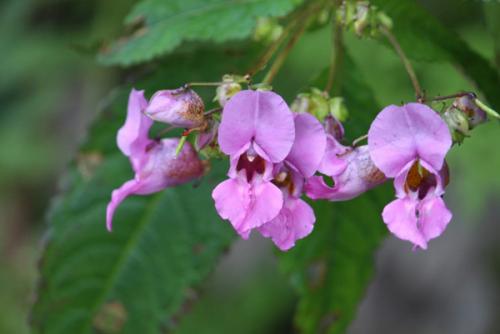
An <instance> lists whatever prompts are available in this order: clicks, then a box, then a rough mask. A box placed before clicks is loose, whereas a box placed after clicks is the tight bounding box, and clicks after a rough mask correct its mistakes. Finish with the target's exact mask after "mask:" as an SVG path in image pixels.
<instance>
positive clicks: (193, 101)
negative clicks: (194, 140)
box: [145, 88, 206, 128]
mask: <svg viewBox="0 0 500 334" xmlns="http://www.w3.org/2000/svg"><path fill="white" fill-rule="evenodd" d="M204 112H205V106H204V104H203V100H202V99H201V98H200V96H199V95H198V94H196V93H195V92H194V91H193V90H192V89H190V88H179V89H175V90H160V91H158V92H156V93H155V94H154V95H153V96H152V97H151V100H150V101H149V104H148V106H147V108H146V110H145V113H146V115H147V116H148V117H150V118H151V119H153V120H155V121H158V122H163V123H168V124H170V125H173V126H175V127H180V128H197V127H202V126H204V124H205V122H206V121H205V117H204V115H203V113H204Z"/></svg>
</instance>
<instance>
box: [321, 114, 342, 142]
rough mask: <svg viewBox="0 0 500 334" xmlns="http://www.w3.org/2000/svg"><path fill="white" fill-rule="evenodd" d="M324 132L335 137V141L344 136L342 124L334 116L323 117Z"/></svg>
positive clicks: (340, 139)
mask: <svg viewBox="0 0 500 334" xmlns="http://www.w3.org/2000/svg"><path fill="white" fill-rule="evenodd" d="M324 124H325V132H326V133H327V134H329V135H331V136H332V137H333V138H335V139H336V140H337V141H339V142H340V141H342V139H343V138H344V126H343V125H342V123H340V121H339V120H338V119H337V118H335V117H334V116H327V117H326V118H325V122H324Z"/></svg>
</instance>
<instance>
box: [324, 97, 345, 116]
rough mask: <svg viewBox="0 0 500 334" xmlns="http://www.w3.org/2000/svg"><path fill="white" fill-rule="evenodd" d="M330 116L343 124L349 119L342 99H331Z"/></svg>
mask: <svg viewBox="0 0 500 334" xmlns="http://www.w3.org/2000/svg"><path fill="white" fill-rule="evenodd" d="M328 102H329V104H330V114H331V115H332V116H333V117H335V118H336V119H337V120H338V121H340V122H345V121H346V120H347V117H349V112H348V111H347V107H346V105H345V103H344V98H343V97H338V96H337V97H332V98H331V99H330V100H329V101H328Z"/></svg>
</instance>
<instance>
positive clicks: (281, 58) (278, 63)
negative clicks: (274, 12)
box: [262, 23, 308, 84]
mask: <svg viewBox="0 0 500 334" xmlns="http://www.w3.org/2000/svg"><path fill="white" fill-rule="evenodd" d="M307 26H308V24H307V23H304V24H302V25H301V26H299V27H298V28H297V29H296V31H295V32H294V34H293V35H292V36H291V37H290V39H289V40H288V43H287V44H286V45H285V47H284V49H283V51H281V53H280V54H279V55H278V56H277V57H276V59H275V60H274V62H273V64H272V66H271V68H270V69H269V71H268V72H267V74H266V76H265V77H264V80H262V83H265V84H270V83H271V82H272V81H273V79H274V77H275V76H276V74H278V72H279V70H280V69H281V67H282V66H283V64H284V62H285V60H286V58H287V57H288V54H289V53H290V51H292V49H293V47H294V46H295V44H296V43H297V42H298V41H299V39H300V37H301V36H302V35H303V34H304V32H305V31H306V29H307Z"/></svg>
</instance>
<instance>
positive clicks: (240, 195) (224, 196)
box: [212, 100, 283, 238]
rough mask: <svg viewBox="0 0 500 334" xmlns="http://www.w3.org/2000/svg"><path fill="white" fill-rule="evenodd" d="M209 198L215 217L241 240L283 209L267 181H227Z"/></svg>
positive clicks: (275, 192)
mask: <svg viewBox="0 0 500 334" xmlns="http://www.w3.org/2000/svg"><path fill="white" fill-rule="evenodd" d="M230 101H231V100H230ZM212 198H213V199H214V201H215V208H216V209H217V212H218V213H219V215H220V216H221V217H222V218H223V219H228V220H229V221H230V222H231V224H232V225H233V227H234V229H235V230H236V232H238V234H240V235H241V236H242V237H243V238H247V237H248V235H249V232H250V231H251V230H252V229H253V228H256V227H259V226H261V225H263V224H265V223H267V222H268V221H270V220H271V219H273V218H275V217H276V216H277V215H278V213H279V212H280V210H281V207H282V206H283V195H282V193H281V191H280V190H279V189H278V188H277V187H276V186H275V185H273V184H272V183H270V182H262V183H260V184H250V183H247V182H245V181H244V180H241V179H229V180H226V181H224V182H222V183H220V184H219V185H218V186H217V187H215V189H214V190H213V192H212Z"/></svg>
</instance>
